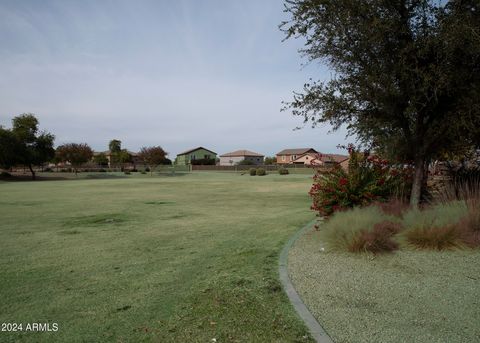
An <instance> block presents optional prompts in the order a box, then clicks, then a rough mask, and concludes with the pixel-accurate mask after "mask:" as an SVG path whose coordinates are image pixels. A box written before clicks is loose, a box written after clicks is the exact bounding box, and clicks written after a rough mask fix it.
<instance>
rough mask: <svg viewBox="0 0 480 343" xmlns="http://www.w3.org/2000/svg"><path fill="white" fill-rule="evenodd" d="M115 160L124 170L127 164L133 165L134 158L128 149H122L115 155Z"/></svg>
mask: <svg viewBox="0 0 480 343" xmlns="http://www.w3.org/2000/svg"><path fill="white" fill-rule="evenodd" d="M113 159H114V161H115V162H116V163H118V164H120V167H121V168H122V170H123V168H124V166H125V164H126V163H133V156H132V155H131V154H130V153H129V152H128V150H127V149H122V150H120V151H119V152H117V153H115V154H114V155H113Z"/></svg>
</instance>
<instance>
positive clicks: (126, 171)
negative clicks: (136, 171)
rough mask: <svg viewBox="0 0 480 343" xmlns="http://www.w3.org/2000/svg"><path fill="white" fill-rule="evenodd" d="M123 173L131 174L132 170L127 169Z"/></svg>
mask: <svg viewBox="0 0 480 343" xmlns="http://www.w3.org/2000/svg"><path fill="white" fill-rule="evenodd" d="M123 173H124V174H125V175H130V174H131V173H130V171H128V170H125V171H124V172H123Z"/></svg>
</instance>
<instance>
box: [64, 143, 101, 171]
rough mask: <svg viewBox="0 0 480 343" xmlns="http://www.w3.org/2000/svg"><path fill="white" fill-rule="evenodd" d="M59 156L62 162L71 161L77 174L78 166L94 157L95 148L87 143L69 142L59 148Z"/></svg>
mask: <svg viewBox="0 0 480 343" xmlns="http://www.w3.org/2000/svg"><path fill="white" fill-rule="evenodd" d="M57 156H58V157H59V158H60V160H61V161H62V162H68V163H70V164H71V165H72V167H73V169H74V170H75V175H77V171H78V168H79V167H80V166H81V165H82V164H84V163H86V162H88V161H90V160H91V159H92V157H93V150H92V149H91V148H90V147H89V146H88V144H86V143H80V144H77V143H68V144H63V145H61V146H59V147H58V148H57Z"/></svg>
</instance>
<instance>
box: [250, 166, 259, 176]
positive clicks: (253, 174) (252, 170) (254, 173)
mask: <svg viewBox="0 0 480 343" xmlns="http://www.w3.org/2000/svg"><path fill="white" fill-rule="evenodd" d="M248 172H249V174H250V176H255V175H257V170H256V169H255V168H250V169H249V170H248Z"/></svg>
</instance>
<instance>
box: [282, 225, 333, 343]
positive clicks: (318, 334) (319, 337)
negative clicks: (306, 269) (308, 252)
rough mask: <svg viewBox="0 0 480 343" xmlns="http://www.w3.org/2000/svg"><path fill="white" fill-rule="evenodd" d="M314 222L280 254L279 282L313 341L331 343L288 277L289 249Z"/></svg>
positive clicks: (291, 239) (297, 235)
mask: <svg viewBox="0 0 480 343" xmlns="http://www.w3.org/2000/svg"><path fill="white" fill-rule="evenodd" d="M315 221H316V219H314V220H312V221H311V222H310V223H308V224H307V225H305V226H304V227H303V228H301V229H300V230H298V231H297V232H296V233H295V234H294V235H293V236H292V237H291V238H290V239H289V240H288V242H287V243H286V244H285V246H284V247H283V249H282V252H281V253H280V258H279V261H278V262H279V266H278V272H279V274H280V282H281V283H282V287H283V289H284V291H285V293H287V296H288V299H290V302H291V303H292V305H293V307H294V308H295V311H297V313H298V315H299V316H300V318H302V320H303V321H304V322H305V325H306V326H307V328H308V329H309V330H310V333H311V334H312V336H313V338H314V339H315V341H316V342H317V343H333V340H332V339H331V338H330V336H328V334H327V333H326V332H325V330H324V329H323V328H322V326H321V325H320V324H319V323H318V322H317V320H316V319H315V317H314V316H313V315H312V314H311V313H310V311H309V310H308V308H307V306H306V305H305V304H304V303H303V301H302V299H301V298H300V296H299V295H298V293H297V291H296V290H295V287H293V284H292V282H291V280H290V277H289V276H288V268H287V265H288V252H289V251H290V248H291V247H292V246H293V244H294V243H295V241H296V240H297V239H298V238H299V237H300V236H301V235H302V234H303V233H304V232H305V231H307V230H308V229H310V228H312V226H313V224H314V223H315Z"/></svg>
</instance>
